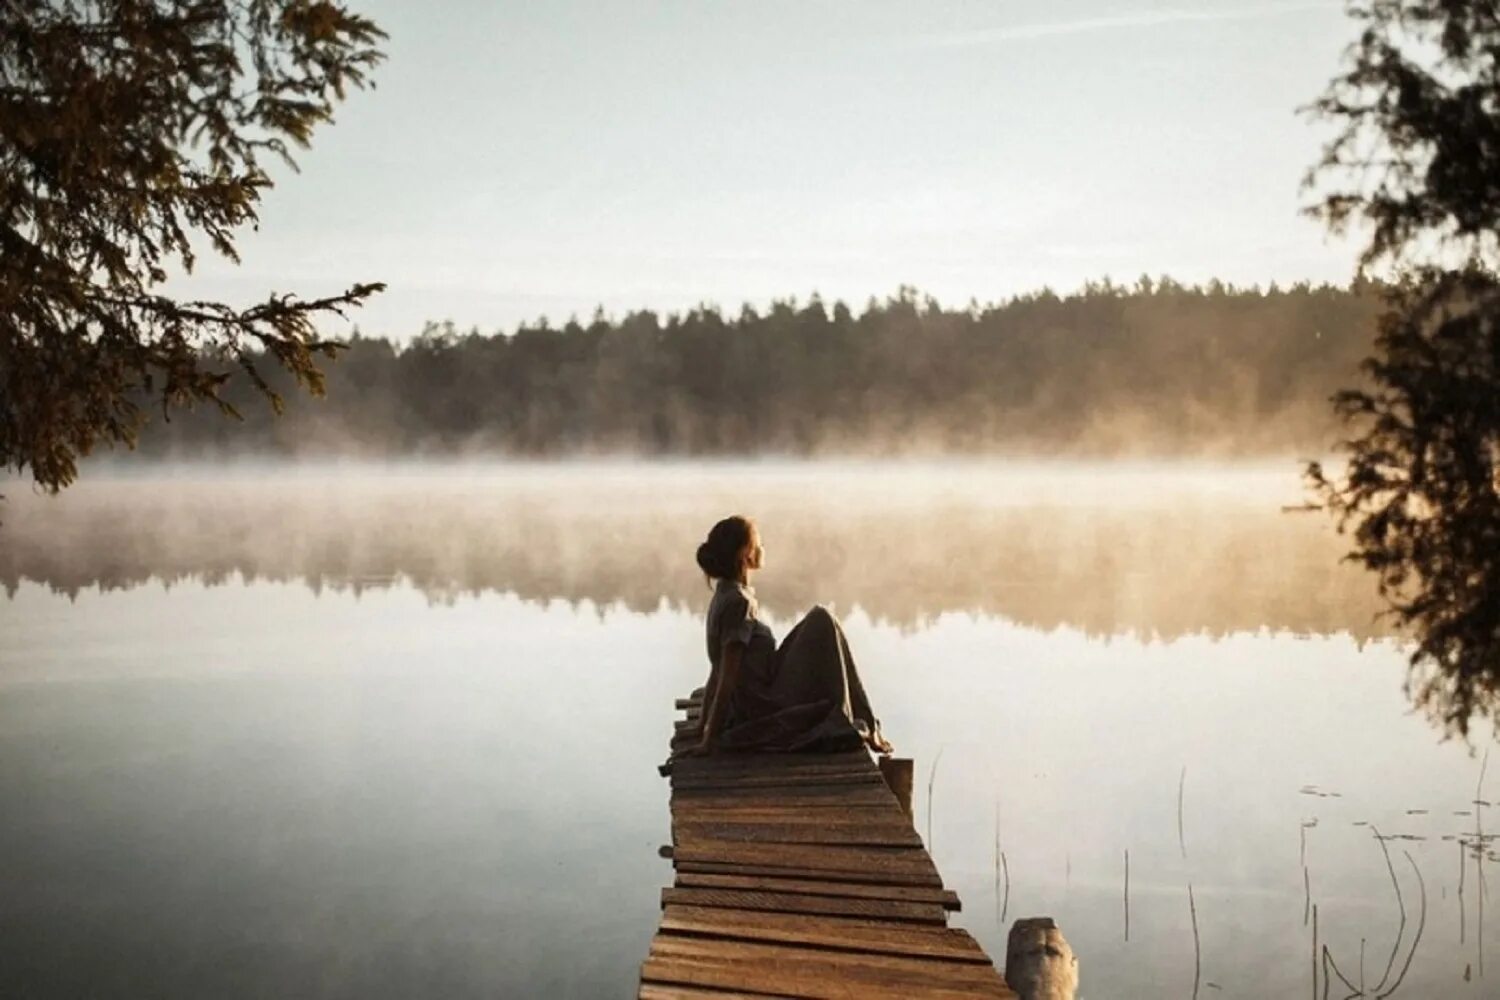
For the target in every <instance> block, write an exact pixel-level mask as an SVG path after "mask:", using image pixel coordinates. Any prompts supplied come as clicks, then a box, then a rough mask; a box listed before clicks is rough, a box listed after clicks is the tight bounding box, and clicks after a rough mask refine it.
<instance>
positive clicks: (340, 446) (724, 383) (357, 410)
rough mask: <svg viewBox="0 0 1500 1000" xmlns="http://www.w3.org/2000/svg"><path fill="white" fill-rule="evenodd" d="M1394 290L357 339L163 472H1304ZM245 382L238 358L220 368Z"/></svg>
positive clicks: (897, 304)
mask: <svg viewBox="0 0 1500 1000" xmlns="http://www.w3.org/2000/svg"><path fill="white" fill-rule="evenodd" d="M1379 306H1380V289H1379V287H1377V286H1375V285H1373V284H1360V283H1357V284H1355V285H1353V286H1351V287H1347V288H1343V287H1336V286H1331V285H1316V286H1315V285H1308V284H1298V285H1294V286H1290V287H1285V288H1281V287H1276V286H1274V285H1273V286H1270V287H1267V288H1260V287H1252V288H1248V289H1247V288H1236V287H1233V286H1230V285H1226V284H1223V283H1221V282H1218V281H1212V282H1209V283H1208V284H1207V285H1203V286H1188V285H1184V284H1180V283H1178V282H1175V281H1173V280H1171V279H1170V278H1160V279H1155V280H1153V279H1151V278H1146V277H1142V278H1141V279H1139V280H1138V281H1137V282H1135V283H1134V284H1132V285H1128V286H1126V285H1118V284H1115V283H1113V282H1111V281H1108V280H1105V281H1101V282H1091V283H1089V284H1087V285H1086V286H1085V287H1084V288H1082V289H1081V290H1079V291H1077V292H1074V293H1068V294H1063V295H1059V294H1056V293H1054V292H1052V291H1050V290H1043V291H1040V292H1035V293H1030V294H1026V295H1020V296H1016V297H1013V298H1010V299H1008V300H1005V301H1003V302H999V303H995V304H991V305H986V306H980V305H978V304H977V303H971V304H970V305H968V306H966V307H964V308H952V307H946V308H945V307H943V306H942V305H940V304H939V303H938V302H936V301H935V300H933V299H932V298H930V297H928V296H924V295H921V294H920V293H918V292H917V291H916V290H914V289H911V288H908V287H903V288H901V289H900V290H899V291H898V292H897V294H896V295H894V296H892V297H889V298H887V299H885V300H883V301H880V300H875V299H872V300H870V301H869V302H868V303H867V304H866V305H865V306H864V308H863V310H862V311H860V312H858V313H857V314H856V313H855V312H854V311H853V310H851V309H850V308H849V306H847V305H846V304H845V303H843V302H834V303H833V304H832V305H829V304H827V303H825V302H824V301H823V300H822V299H821V298H819V297H818V296H816V295H814V296H812V297H811V298H810V299H808V300H806V301H804V302H798V301H797V300H795V299H790V300H786V301H780V302H776V303H774V304H772V305H771V306H770V307H769V308H768V309H766V310H764V311H757V310H756V309H754V308H751V307H749V306H745V307H743V308H741V310H740V311H739V313H738V314H737V315H733V314H726V313H724V312H722V311H720V310H719V309H717V308H714V307H711V306H703V307H700V308H697V309H694V310H691V311H688V312H686V313H683V314H672V315H666V316H661V315H658V314H656V313H653V312H650V311H637V312H631V313H629V314H627V315H625V316H624V317H622V318H614V317H609V316H606V315H604V314H603V313H602V312H600V313H596V314H595V315H594V316H593V318H592V319H590V320H589V321H587V322H581V321H579V320H577V319H572V320H569V321H568V322H567V323H566V324H564V325H562V326H554V325H552V324H549V323H548V322H547V321H546V320H545V319H542V320H538V321H535V322H532V323H526V324H522V325H521V326H520V327H519V328H518V329H516V330H515V331H514V332H501V333H494V334H483V333H481V332H479V331H478V330H472V331H469V332H466V333H465V332H460V331H459V330H457V329H455V327H454V326H453V324H451V323H429V324H428V325H427V327H426V328H425V329H424V330H423V331H422V332H421V333H420V334H418V335H416V336H414V337H410V338H398V339H396V340H392V339H387V338H384V337H370V336H365V335H361V334H355V335H354V336H353V337H351V338H349V339H348V341H347V342H346V347H345V349H343V350H341V351H340V352H339V353H338V355H337V358H336V360H333V361H331V362H327V363H325V367H326V372H327V392H326V395H325V396H323V397H321V398H313V397H309V396H307V395H306V394H305V393H303V392H300V391H298V390H297V389H296V388H295V387H293V386H292V385H290V382H289V379H282V380H280V381H278V379H277V378H276V377H274V375H273V372H274V371H275V369H276V367H277V366H275V365H274V364H273V363H267V364H265V365H264V366H262V367H261V370H262V371H264V372H265V373H266V374H267V377H268V379H269V381H270V382H271V384H272V386H273V387H274V388H277V389H279V390H282V391H283V392H284V394H285V396H286V410H285V412H284V414H282V415H281V416H280V417H277V416H276V415H275V414H274V413H273V412H272V409H271V407H270V406H269V405H268V404H267V402H266V400H265V399H264V398H263V397H262V396H261V395H260V394H259V393H258V392H257V390H256V389H255V388H254V387H253V386H252V385H250V384H249V383H248V381H247V380H244V379H237V380H232V381H230V382H229V383H228V385H227V386H226V389H225V392H224V398H225V399H226V401H228V402H230V403H231V404H232V405H233V406H234V407H235V408H236V409H237V410H238V411H239V413H240V414H242V416H243V419H242V420H241V421H236V420H233V419H226V418H225V417H224V416H223V415H222V414H221V413H220V412H219V410H218V409H217V408H214V407H208V406H205V407H200V408H198V409H196V410H192V411H188V412H181V413H174V414H173V416H172V419H171V420H170V421H169V422H166V421H163V420H162V419H161V418H160V415H159V411H158V415H157V417H156V418H155V419H154V420H153V422H152V425H151V426H148V427H146V428H145V430H144V433H143V434H142V437H141V446H140V450H141V451H142V452H144V453H145V454H148V455H156V456H172V457H179V458H187V457H199V456H203V455H207V454H213V453H219V452H223V451H229V450H232V451H248V452H254V453H259V454H297V455H304V456H318V455H329V454H344V455H355V456H366V457H377V456H384V455H402V454H411V453H417V452H421V453H435V454H439V455H447V454H458V453H466V452H482V453H491V454H500V455H510V456H525V457H541V456H564V455H598V454H608V453H635V454H647V455H694V456H710V455H745V454H777V455H835V454H838V455H853V456H877V455H893V454H924V453H925V454H960V455H962V454H981V453H1004V454H1046V455H1055V454H1068V455H1077V456H1082V457H1092V456H1103V455H1131V456H1142V457H1149V456H1157V455H1195V456H1196V455H1201V456H1225V457H1238V456H1253V455H1289V454H1294V455H1309V454H1316V453H1321V452H1323V451H1326V450H1327V448H1328V446H1329V445H1330V444H1332V442H1333V440H1334V438H1335V437H1336V436H1337V432H1338V425H1337V423H1336V422H1335V418H1334V415H1333V411H1332V409H1331V408H1330V406H1329V402H1328V400H1329V397H1330V396H1331V395H1332V394H1333V393H1334V392H1335V391H1337V390H1339V389H1340V388H1344V387H1347V386H1349V385H1351V384H1354V383H1356V382H1357V379H1358V377H1359V363H1360V361H1361V359H1362V358H1364V357H1366V356H1367V355H1368V354H1369V353H1370V349H1371V345H1372V342H1373V339H1374V332H1375V331H1374V327H1375V317H1376V315H1377V313H1378V310H1379ZM228 367H232V365H229V364H226V368H228Z"/></svg>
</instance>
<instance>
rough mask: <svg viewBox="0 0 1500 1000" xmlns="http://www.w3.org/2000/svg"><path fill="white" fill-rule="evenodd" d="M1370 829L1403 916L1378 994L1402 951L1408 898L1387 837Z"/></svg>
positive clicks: (1372, 826) (1377, 989)
mask: <svg viewBox="0 0 1500 1000" xmlns="http://www.w3.org/2000/svg"><path fill="white" fill-rule="evenodd" d="M1370 829H1371V830H1373V831H1374V833H1375V843H1377V844H1379V845H1380V853H1381V855H1383V856H1384V857H1385V867H1386V871H1388V872H1390V874H1391V888H1392V889H1394V890H1395V891H1396V910H1397V912H1398V913H1399V914H1400V917H1401V921H1400V924H1399V925H1398V926H1397V929H1396V940H1395V942H1394V943H1393V944H1392V945H1391V957H1390V958H1389V959H1387V960H1386V963H1385V973H1384V974H1383V975H1382V976H1381V977H1380V982H1378V983H1376V984H1375V992H1376V993H1377V994H1378V993H1379V992H1380V991H1381V990H1383V989H1385V984H1386V983H1387V982H1388V981H1389V980H1390V978H1391V970H1392V969H1394V968H1395V967H1396V956H1397V955H1398V954H1400V952H1401V938H1402V937H1403V936H1404V935H1405V934H1406V900H1405V899H1404V898H1402V895H1401V880H1400V879H1398V878H1396V865H1395V864H1394V863H1393V862H1392V861H1391V850H1390V848H1389V847H1388V846H1386V842H1385V838H1384V837H1382V836H1381V835H1380V830H1379V828H1378V827H1376V826H1374V825H1373V824H1372V825H1371V826H1370Z"/></svg>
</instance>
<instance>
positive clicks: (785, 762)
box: [681, 750, 879, 773]
mask: <svg viewBox="0 0 1500 1000" xmlns="http://www.w3.org/2000/svg"><path fill="white" fill-rule="evenodd" d="M681 763H682V765H683V768H684V773H698V772H704V771H765V770H775V769H780V768H798V767H853V766H856V765H857V766H862V767H868V768H871V769H873V770H879V768H877V767H876V766H875V760H874V758H872V757H871V756H870V754H869V751H867V750H846V751H840V752H838V753H732V752H730V753H717V754H714V755H713V756H710V757H688V758H686V759H685V760H683V761H682V762H681Z"/></svg>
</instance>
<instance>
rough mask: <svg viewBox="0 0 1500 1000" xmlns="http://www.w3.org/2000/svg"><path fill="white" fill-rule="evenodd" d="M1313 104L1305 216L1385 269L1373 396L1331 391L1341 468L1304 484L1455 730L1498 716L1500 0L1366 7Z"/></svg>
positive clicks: (1368, 368) (1429, 701) (1370, 364)
mask: <svg viewBox="0 0 1500 1000" xmlns="http://www.w3.org/2000/svg"><path fill="white" fill-rule="evenodd" d="M1351 12H1352V13H1353V15H1354V16H1355V17H1356V18H1357V19H1358V20H1359V21H1360V22H1361V23H1362V25H1363V29H1362V33H1361V35H1360V38H1359V40H1358V41H1357V42H1356V43H1355V45H1354V46H1353V47H1352V48H1351V50H1350V56H1349V66H1348V69H1347V71H1346V72H1345V73H1344V74H1343V75H1342V76H1340V77H1338V78H1337V79H1335V80H1334V81H1333V82H1332V83H1331V84H1330V86H1329V89H1328V91H1327V93H1326V94H1325V95H1324V97H1323V98H1322V99H1321V100H1320V101H1319V102H1317V104H1316V105H1314V109H1315V110H1316V112H1318V113H1319V114H1321V115H1323V116H1325V117H1327V118H1330V119H1332V120H1334V121H1337V122H1338V123H1339V124H1340V125H1341V132H1340V134H1339V135H1338V137H1337V138H1336V139H1335V140H1334V141H1333V142H1332V143H1331V144H1330V145H1329V147H1328V149H1327V151H1326V154H1325V156H1324V158H1323V160H1322V162H1321V163H1320V164H1319V165H1318V166H1317V167H1316V168H1315V169H1314V171H1313V173H1312V175H1311V177H1310V180H1311V182H1312V183H1314V184H1316V183H1319V182H1321V181H1323V180H1325V179H1327V178H1329V177H1330V176H1332V177H1333V178H1335V179H1336V180H1337V182H1338V183H1339V184H1341V185H1343V186H1341V187H1339V188H1338V189H1336V190H1334V191H1333V192H1332V193H1327V194H1325V196H1324V197H1323V200H1322V201H1321V202H1320V203H1319V204H1318V205H1317V206H1316V208H1315V209H1314V211H1315V212H1316V213H1317V214H1319V215H1321V216H1322V217H1323V218H1324V219H1325V220H1326V221H1327V222H1328V223H1329V225H1330V226H1332V227H1333V228H1335V229H1340V228H1343V227H1344V226H1346V225H1347V224H1348V223H1350V222H1351V221H1359V222H1362V223H1364V224H1366V225H1367V226H1368V227H1369V229H1370V233H1371V235H1370V242H1369V244H1368V246H1367V247H1366V249H1365V251H1364V254H1363V256H1362V262H1363V264H1365V265H1370V266H1376V265H1390V266H1392V267H1393V268H1394V269H1395V270H1396V272H1397V273H1398V274H1400V275H1401V278H1400V280H1399V281H1398V282H1397V283H1396V284H1395V285H1394V286H1393V287H1392V288H1390V289H1389V293H1388V296H1387V300H1386V303H1385V308H1384V313H1383V315H1382V317H1381V319H1380V324H1379V335H1378V337H1377V339H1376V343H1375V353H1374V354H1373V356H1372V357H1370V358H1369V359H1367V360H1366V361H1365V362H1364V364H1363V366H1362V369H1363V371H1364V373H1365V374H1366V375H1367V376H1368V382H1367V384H1366V385H1364V386H1361V387H1357V388H1352V389H1349V390H1346V391H1343V392H1340V393H1338V394H1337V395H1336V396H1335V397H1334V398H1335V405H1336V408H1337V411H1338V412H1339V414H1340V415H1341V417H1342V418H1343V419H1344V421H1345V423H1346V426H1347V427H1348V428H1350V431H1351V435H1352V436H1351V437H1350V438H1349V440H1347V441H1345V442H1344V444H1343V448H1344V450H1345V451H1346V452H1347V454H1348V459H1349V462H1348V467H1347V469H1346V470H1344V471H1343V472H1342V473H1338V474H1332V475H1330V474H1328V473H1326V472H1325V471H1324V469H1322V468H1321V467H1320V466H1318V465H1316V464H1314V465H1312V466H1310V467H1309V470H1308V472H1309V478H1310V480H1311V482H1312V484H1313V486H1314V488H1315V489H1316V490H1317V491H1319V492H1320V493H1321V495H1322V497H1323V498H1324V500H1325V501H1326V502H1327V504H1328V505H1329V507H1330V508H1331V509H1332V510H1333V511H1334V512H1335V513H1336V514H1337V515H1338V517H1339V518H1340V524H1341V526H1342V527H1344V528H1345V529H1348V530H1351V531H1352V533H1353V538H1354V543H1355V548H1354V551H1353V553H1352V554H1351V558H1353V559H1355V560H1356V561H1358V562H1360V563H1363V564H1364V565H1365V566H1367V567H1369V568H1370V569H1371V570H1373V571H1374V572H1375V573H1376V574H1377V576H1378V578H1379V580H1380V586H1381V590H1382V593H1384V594H1385V596H1386V597H1387V599H1388V600H1389V602H1390V606H1391V609H1392V611H1393V612H1394V614H1395V616H1396V618H1397V620H1398V621H1399V622H1400V623H1401V624H1402V625H1404V626H1405V627H1406V628H1407V629H1408V630H1409V631H1410V632H1411V634H1412V635H1414V636H1415V638H1416V640H1417V643H1416V646H1415V649H1414V651H1413V653H1412V658H1411V664H1412V675H1411V688H1412V693H1413V695H1414V697H1415V699H1416V701H1417V703H1418V704H1419V705H1421V706H1422V707H1423V708H1424V709H1425V710H1426V711H1427V712H1428V713H1429V715H1430V716H1432V717H1433V718H1434V719H1435V720H1437V721H1439V722H1441V723H1442V725H1443V726H1444V727H1445V729H1446V730H1447V731H1449V732H1453V733H1458V734H1466V733H1467V731H1468V726H1469V722H1470V720H1471V718H1473V717H1474V716H1476V715H1479V714H1486V715H1489V716H1490V717H1491V718H1495V717H1497V716H1500V499H1497V480H1496V458H1497V451H1500V282H1497V280H1496V278H1495V271H1494V268H1495V265H1496V263H1497V250H1500V4H1497V3H1495V2H1494V0H1374V2H1369V3H1356V4H1351Z"/></svg>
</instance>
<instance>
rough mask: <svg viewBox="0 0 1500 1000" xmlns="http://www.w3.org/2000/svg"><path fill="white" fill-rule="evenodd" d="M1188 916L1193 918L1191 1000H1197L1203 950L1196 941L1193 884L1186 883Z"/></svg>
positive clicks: (1196, 929)
mask: <svg viewBox="0 0 1500 1000" xmlns="http://www.w3.org/2000/svg"><path fill="white" fill-rule="evenodd" d="M1188 915H1189V916H1191V917H1192V918H1193V1000H1198V984H1199V983H1200V982H1201V981H1202V978H1203V948H1202V945H1201V944H1200V942H1199V941H1198V903H1197V902H1196V901H1195V900H1194V899H1193V883H1191V882H1189V883H1188Z"/></svg>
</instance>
